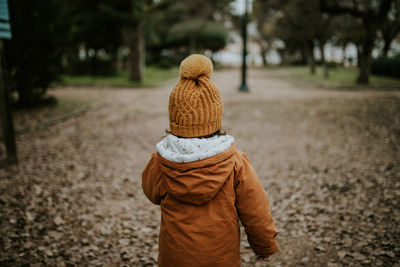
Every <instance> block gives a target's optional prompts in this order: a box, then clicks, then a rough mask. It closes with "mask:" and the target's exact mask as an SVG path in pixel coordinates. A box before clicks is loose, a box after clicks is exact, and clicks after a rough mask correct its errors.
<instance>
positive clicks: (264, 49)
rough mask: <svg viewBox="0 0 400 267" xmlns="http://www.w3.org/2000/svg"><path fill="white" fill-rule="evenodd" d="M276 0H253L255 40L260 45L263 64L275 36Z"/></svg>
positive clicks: (277, 6)
mask: <svg viewBox="0 0 400 267" xmlns="http://www.w3.org/2000/svg"><path fill="white" fill-rule="evenodd" d="M280 3H282V2H281V1H278V0H267V1H263V0H255V1H254V2H253V14H254V17H255V21H256V24H257V31H258V34H259V35H258V37H257V39H256V42H257V43H258V45H259V46H260V55H261V58H262V61H263V65H264V66H267V65H268V62H267V54H268V52H269V50H270V49H271V48H272V44H273V42H274V40H275V39H276V37H275V29H276V27H277V20H278V18H279V10H278V8H279V6H280V5H279V4H280Z"/></svg>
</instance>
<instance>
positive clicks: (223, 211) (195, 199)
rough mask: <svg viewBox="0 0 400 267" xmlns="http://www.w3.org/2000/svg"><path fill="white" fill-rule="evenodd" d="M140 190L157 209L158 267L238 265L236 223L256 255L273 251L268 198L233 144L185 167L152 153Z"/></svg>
mask: <svg viewBox="0 0 400 267" xmlns="http://www.w3.org/2000/svg"><path fill="white" fill-rule="evenodd" d="M142 188H143V191H144V193H145V194H146V196H147V197H148V198H149V200H150V201H151V202H153V203H154V204H157V205H160V206H161V227H160V235H159V255H158V264H159V266H174V267H176V266H191V267H192V266H207V267H210V266H224V267H226V266H240V262H241V259H240V232H239V231H240V230H239V221H238V220H239V219H240V221H241V222H242V224H243V226H244V227H245V231H246V234H247V237H248V241H249V243H250V245H251V247H252V249H253V250H254V252H255V253H256V254H257V255H260V256H269V255H272V254H273V253H275V252H276V251H277V250H278V245H277V243H276V241H275V236H276V235H277V233H278V231H277V229H276V228H275V225H274V222H273V219H272V216H271V211H270V207H269V203H268V198H267V195H266V194H265V192H264V189H263V187H262V185H261V182H260V180H259V179H258V177H257V174H256V173H255V171H254V170H253V168H252V167H251V165H250V162H249V159H248V158H247V155H246V154H244V153H242V152H240V151H238V150H237V149H236V148H235V145H234V144H232V145H231V146H230V147H229V148H228V149H227V150H226V151H224V152H222V153H219V154H217V155H215V156H212V157H209V158H206V159H202V160H198V161H193V162H188V163H177V162H172V161H169V160H167V159H165V158H163V157H162V156H160V154H159V153H158V152H155V153H154V154H153V155H152V157H151V159H150V161H149V162H148V164H147V166H146V168H145V169H144V171H143V174H142Z"/></svg>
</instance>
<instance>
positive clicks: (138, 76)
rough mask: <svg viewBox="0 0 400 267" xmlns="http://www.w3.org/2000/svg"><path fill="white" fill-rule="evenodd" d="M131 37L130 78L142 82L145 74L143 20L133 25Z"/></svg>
mask: <svg viewBox="0 0 400 267" xmlns="http://www.w3.org/2000/svg"><path fill="white" fill-rule="evenodd" d="M130 31H131V32H130V37H129V41H130V42H129V49H130V54H129V61H130V73H129V79H130V80H131V81H137V82H141V81H143V76H144V65H145V64H144V63H145V60H144V57H145V50H144V38H143V21H139V22H138V23H137V24H134V25H132V28H131V30H130Z"/></svg>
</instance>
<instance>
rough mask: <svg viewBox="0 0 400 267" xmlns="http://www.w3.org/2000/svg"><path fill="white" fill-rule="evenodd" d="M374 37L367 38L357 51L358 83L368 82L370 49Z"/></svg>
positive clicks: (370, 58) (370, 59)
mask: <svg viewBox="0 0 400 267" xmlns="http://www.w3.org/2000/svg"><path fill="white" fill-rule="evenodd" d="M374 40H375V38H371V37H370V38H367V39H366V40H365V41H364V43H363V45H362V47H361V51H358V53H357V54H358V55H359V58H358V69H359V72H358V77H357V83H358V84H368V83H369V76H370V73H371V61H372V49H373V47H374V46H373V43H374Z"/></svg>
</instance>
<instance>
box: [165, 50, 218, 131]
mask: <svg viewBox="0 0 400 267" xmlns="http://www.w3.org/2000/svg"><path fill="white" fill-rule="evenodd" d="M212 71H213V65H212V62H211V60H210V59H209V58H208V57H206V56H203V55H198V54H193V55H191V56H189V57H187V58H185V59H184V60H183V61H182V62H181V66H180V69H179V72H180V75H179V76H180V80H179V81H178V83H177V84H176V85H175V87H174V89H173V90H172V92H171V94H170V97H169V106H168V109H169V126H170V129H171V132H172V134H173V135H175V136H180V137H201V136H206V135H210V134H212V133H214V132H216V131H217V130H219V129H221V126H222V112H223V107H222V100H221V95H220V92H219V90H218V88H217V87H216V86H215V84H214V83H213V82H212V81H211V80H210V77H211V74H212Z"/></svg>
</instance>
